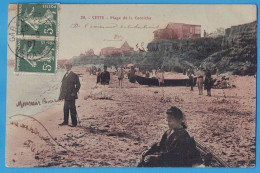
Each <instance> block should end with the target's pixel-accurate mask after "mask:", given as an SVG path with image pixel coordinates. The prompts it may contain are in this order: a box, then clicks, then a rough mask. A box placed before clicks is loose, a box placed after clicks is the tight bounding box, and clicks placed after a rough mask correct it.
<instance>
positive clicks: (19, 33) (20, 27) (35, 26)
mask: <svg viewBox="0 0 260 173" xmlns="http://www.w3.org/2000/svg"><path fill="white" fill-rule="evenodd" d="M14 20H15V22H16V24H14V26H15V27H16V31H15V32H16V33H15V35H16V39H15V40H16V43H15V50H14V51H13V52H14V53H15V71H16V72H32V73H55V72H56V64H57V63H56V55H57V31H58V29H57V28H58V4H18V6H17V16H16V19H14ZM14 20H13V21H14ZM9 25H10V24H9Z"/></svg>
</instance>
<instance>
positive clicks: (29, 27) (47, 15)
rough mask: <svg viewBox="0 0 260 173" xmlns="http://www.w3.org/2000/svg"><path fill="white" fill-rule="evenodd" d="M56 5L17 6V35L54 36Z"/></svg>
mask: <svg viewBox="0 0 260 173" xmlns="http://www.w3.org/2000/svg"><path fill="white" fill-rule="evenodd" d="M57 11H58V4H19V5H18V9H17V35H30V36H37V37H39V36H55V35H56V30H57V20H58V18H57V13H58V12H57Z"/></svg>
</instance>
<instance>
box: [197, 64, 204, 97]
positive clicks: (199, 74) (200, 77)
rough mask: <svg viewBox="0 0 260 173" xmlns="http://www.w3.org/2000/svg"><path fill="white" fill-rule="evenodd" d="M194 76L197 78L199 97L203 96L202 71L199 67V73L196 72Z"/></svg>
mask: <svg viewBox="0 0 260 173" xmlns="http://www.w3.org/2000/svg"><path fill="white" fill-rule="evenodd" d="M196 76H198V78H197V85H198V89H199V95H202V94H203V76H204V72H203V71H202V69H201V67H200V68H199V71H198V72H197V74H196Z"/></svg>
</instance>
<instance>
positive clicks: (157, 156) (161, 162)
mask: <svg viewBox="0 0 260 173" xmlns="http://www.w3.org/2000/svg"><path fill="white" fill-rule="evenodd" d="M166 113H167V121H168V126H169V130H167V131H166V132H165V133H164V134H163V136H162V139H161V142H160V143H158V144H155V145H153V146H152V147H151V148H150V149H149V150H148V151H147V152H145V153H144V154H143V155H142V161H141V162H140V163H139V165H138V167H192V166H193V165H194V164H201V163H202V160H201V157H200V153H199V151H198V150H197V149H196V143H195V141H194V139H193V138H191V137H190V135H189V134H188V132H187V131H186V130H185V128H186V125H185V123H184V115H183V113H182V111H181V110H180V109H178V108H177V107H175V106H172V107H171V108H170V109H168V110H167V112H166Z"/></svg>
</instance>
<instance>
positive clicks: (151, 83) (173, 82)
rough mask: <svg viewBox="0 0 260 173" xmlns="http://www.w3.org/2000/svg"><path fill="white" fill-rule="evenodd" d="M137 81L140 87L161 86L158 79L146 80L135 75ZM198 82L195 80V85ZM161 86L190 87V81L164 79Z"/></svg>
mask: <svg viewBox="0 0 260 173" xmlns="http://www.w3.org/2000/svg"><path fill="white" fill-rule="evenodd" d="M135 79H136V81H137V82H138V83H139V84H140V85H149V86H159V82H158V79H156V78H146V77H142V76H137V75H135ZM196 80H197V78H194V83H193V85H195V84H196ZM160 86H190V84H189V79H164V83H163V84H161V85H160Z"/></svg>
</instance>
